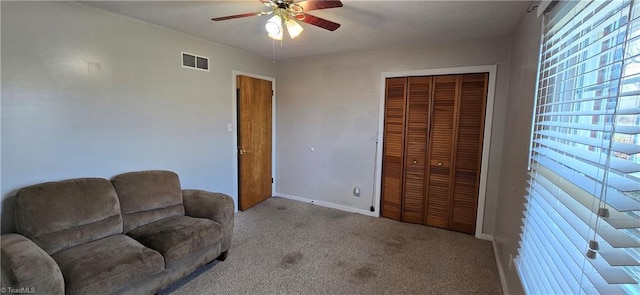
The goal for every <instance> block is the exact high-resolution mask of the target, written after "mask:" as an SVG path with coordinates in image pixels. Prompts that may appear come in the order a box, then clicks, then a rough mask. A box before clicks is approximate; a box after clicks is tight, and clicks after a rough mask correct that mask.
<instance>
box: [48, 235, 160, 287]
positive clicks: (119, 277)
mask: <svg viewBox="0 0 640 295" xmlns="http://www.w3.org/2000/svg"><path fill="white" fill-rule="evenodd" d="M52 257H53V259H54V260H55V261H56V262H57V263H58V266H60V270H61V271H62V275H63V277H64V282H65V289H66V292H65V293H66V294H98V293H99V294H110V293H113V292H115V291H117V290H119V289H121V288H123V287H125V286H127V285H129V284H131V283H134V282H136V281H138V280H141V279H143V278H146V277H148V276H150V275H153V274H155V273H159V272H161V271H162V270H164V260H163V258H162V255H160V253H158V252H156V251H154V250H151V249H149V248H147V247H145V246H143V245H141V244H140V243H138V242H137V241H136V240H134V239H132V238H130V237H128V236H126V235H122V234H120V235H113V236H109V237H106V238H103V239H100V240H96V241H93V242H89V243H86V244H83V245H80V246H76V247H73V248H69V249H66V250H63V251H60V252H58V253H56V254H54V255H53V256H52Z"/></svg>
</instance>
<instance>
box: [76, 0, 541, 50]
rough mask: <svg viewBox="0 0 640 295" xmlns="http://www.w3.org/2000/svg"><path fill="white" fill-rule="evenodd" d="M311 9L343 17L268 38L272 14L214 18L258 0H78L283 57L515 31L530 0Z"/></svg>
mask: <svg viewBox="0 0 640 295" xmlns="http://www.w3.org/2000/svg"><path fill="white" fill-rule="evenodd" d="M342 2H343V4H344V6H343V7H339V8H331V9H324V10H314V11H311V12H309V14H312V15H315V16H318V17H322V18H326V19H328V20H331V21H334V22H337V23H340V24H341V25H342V26H341V27H340V28H339V29H337V30H336V31H334V32H330V31H327V30H324V29H321V28H318V27H315V26H312V25H309V24H305V23H302V26H303V27H304V32H302V34H301V35H300V36H299V37H298V38H296V39H295V40H291V39H290V38H289V37H288V36H287V35H286V34H285V39H284V41H282V42H280V41H273V40H272V39H271V38H269V37H267V35H266V32H265V29H264V24H265V22H266V21H267V19H268V16H254V17H247V18H240V19H233V20H227V21H222V22H213V21H211V18H212V17H221V16H226V15H233V14H240V13H246V12H257V11H267V10H268V8H267V7H265V6H264V5H263V4H262V3H260V2H259V1H258V0H241V1H82V2H81V3H83V4H86V5H90V6H94V7H97V8H100V9H103V10H108V11H111V12H115V13H117V14H121V15H125V16H128V17H131V18H134V19H138V20H142V21H145V22H148V23H152V24H156V25H160V26H163V27H166V28H170V29H173V30H176V31H180V32H184V33H187V34H189V35H193V36H197V37H200V38H203V39H206V40H210V41H214V42H217V43H222V44H226V45H229V46H232V47H236V48H240V49H244V50H247V51H251V52H255V53H257V54H260V55H263V56H265V57H269V58H274V59H284V58H292V57H303V56H314V55H326V54H332V53H338V52H351V51H361V50H370V49H375V48H385V47H401V46H409V45H415V44H425V43H441V42H450V41H456V40H462V39H472V38H485V37H495V36H504V35H509V34H511V33H512V32H513V31H514V30H515V27H516V26H517V25H518V22H519V21H520V19H521V18H522V16H523V15H524V14H525V13H526V12H527V8H528V6H529V3H530V1H522V0H521V1H487V0H482V1H478V0H476V1H419V0H418V1H416V0H414V1H362V0H342Z"/></svg>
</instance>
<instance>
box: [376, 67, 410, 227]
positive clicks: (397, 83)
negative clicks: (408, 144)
mask: <svg viewBox="0 0 640 295" xmlns="http://www.w3.org/2000/svg"><path fill="white" fill-rule="evenodd" d="M386 84H387V87H386V89H387V90H386V95H385V96H386V97H385V115H384V145H383V150H382V154H383V158H382V212H381V213H382V216H384V217H387V218H391V219H395V220H400V218H401V209H402V187H403V183H404V181H403V180H404V171H403V166H404V141H405V132H404V129H405V106H406V99H405V97H406V93H405V91H406V89H407V78H388V79H387V80H386Z"/></svg>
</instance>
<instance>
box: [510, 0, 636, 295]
mask: <svg viewBox="0 0 640 295" xmlns="http://www.w3.org/2000/svg"><path fill="white" fill-rule="evenodd" d="M544 17H545V19H544V28H543V36H542V44H541V46H542V47H541V53H540V72H539V77H538V81H539V82H538V93H537V99H536V107H535V115H534V122H533V136H532V140H531V163H530V164H531V170H530V175H531V178H530V180H529V186H528V189H527V191H528V194H527V203H526V205H525V211H524V219H523V220H524V222H523V226H522V234H521V243H520V245H521V247H520V249H519V255H518V258H517V260H516V265H517V269H518V274H519V276H520V278H521V280H522V283H523V287H524V289H525V291H526V292H527V293H530V294H596V293H600V294H618V293H622V294H624V293H628V294H640V287H639V285H638V283H639V282H640V231H639V228H640V135H639V134H640V115H639V114H640V1H632V0H615V1H559V2H557V4H555V6H553V7H551V8H550V10H549V11H548V12H546V13H545V16H544Z"/></svg>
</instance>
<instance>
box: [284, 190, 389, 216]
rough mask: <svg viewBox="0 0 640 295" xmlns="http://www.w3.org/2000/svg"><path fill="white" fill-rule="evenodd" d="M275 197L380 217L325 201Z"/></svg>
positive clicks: (292, 196) (369, 212)
mask: <svg viewBox="0 0 640 295" xmlns="http://www.w3.org/2000/svg"><path fill="white" fill-rule="evenodd" d="M275 197H280V198H285V199H290V200H295V201H299V202H304V203H310V204H314V205H319V206H322V207H328V208H333V209H338V210H342V211H347V212H353V213H358V214H362V215H367V216H373V217H377V216H378V215H377V214H376V212H371V211H368V210H362V209H357V208H352V207H349V206H345V205H339V204H335V203H330V202H325V201H318V200H313V199H307V198H303V197H298V196H294V195H288V194H283V193H276V194H275Z"/></svg>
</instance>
